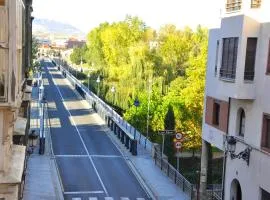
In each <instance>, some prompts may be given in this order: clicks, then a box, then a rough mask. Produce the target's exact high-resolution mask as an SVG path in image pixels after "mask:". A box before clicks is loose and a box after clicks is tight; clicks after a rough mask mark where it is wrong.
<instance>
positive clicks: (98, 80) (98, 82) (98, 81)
mask: <svg viewBox="0 0 270 200" xmlns="http://www.w3.org/2000/svg"><path fill="white" fill-rule="evenodd" d="M97 84H98V91H97V96H98V97H99V84H100V76H98V78H97Z"/></svg>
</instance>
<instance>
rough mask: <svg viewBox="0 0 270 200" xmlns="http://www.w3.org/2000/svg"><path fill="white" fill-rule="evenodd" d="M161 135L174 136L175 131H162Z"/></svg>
mask: <svg viewBox="0 0 270 200" xmlns="http://www.w3.org/2000/svg"><path fill="white" fill-rule="evenodd" d="M158 133H159V134H161V135H173V134H175V131H174V130H162V131H158Z"/></svg>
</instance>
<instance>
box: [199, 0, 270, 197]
mask: <svg viewBox="0 0 270 200" xmlns="http://www.w3.org/2000/svg"><path fill="white" fill-rule="evenodd" d="M269 9H270V1H269V0H244V1H242V0H226V3H225V11H224V15H223V16H222V18H221V25H220V28H217V29H211V30H210V32H209V47H208V64H207V76H206V90H205V91H206V92H205V106H204V119H203V133H202V137H203V143H202V164H201V185H200V189H201V194H202V196H203V195H205V194H206V192H205V190H206V181H207V171H208V165H207V156H208V153H207V152H208V150H209V148H210V145H214V146H216V147H217V148H219V149H220V150H222V151H224V152H225V154H224V155H225V157H224V177H223V186H224V187H223V188H224V192H223V198H222V199H224V200H242V199H243V200H269V199H270V14H269Z"/></svg>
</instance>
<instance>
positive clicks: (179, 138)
mask: <svg viewBox="0 0 270 200" xmlns="http://www.w3.org/2000/svg"><path fill="white" fill-rule="evenodd" d="M175 138H176V139H177V140H181V139H182V138H183V135H182V133H176V135H175Z"/></svg>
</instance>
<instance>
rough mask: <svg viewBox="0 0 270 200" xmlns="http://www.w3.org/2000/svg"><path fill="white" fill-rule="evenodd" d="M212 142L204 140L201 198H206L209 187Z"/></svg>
mask: <svg viewBox="0 0 270 200" xmlns="http://www.w3.org/2000/svg"><path fill="white" fill-rule="evenodd" d="M209 148H211V146H210V144H209V143H208V142H207V141H205V140H202V156H201V174H200V199H204V197H205V195H206V188H207V171H208V159H209V155H208V152H209Z"/></svg>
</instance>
